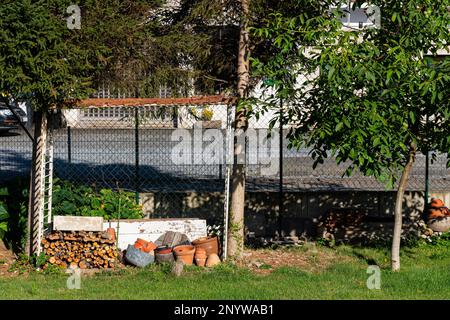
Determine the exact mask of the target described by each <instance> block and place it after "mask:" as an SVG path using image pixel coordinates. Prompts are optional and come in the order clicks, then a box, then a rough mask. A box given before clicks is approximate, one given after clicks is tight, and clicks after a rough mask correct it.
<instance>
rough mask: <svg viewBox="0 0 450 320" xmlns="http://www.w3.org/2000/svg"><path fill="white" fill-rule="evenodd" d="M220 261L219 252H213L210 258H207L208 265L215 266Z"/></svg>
mask: <svg viewBox="0 0 450 320" xmlns="http://www.w3.org/2000/svg"><path fill="white" fill-rule="evenodd" d="M219 263H220V258H219V256H218V255H217V254H215V253H213V254H210V255H209V256H208V259H207V260H206V266H207V267H214V266H216V265H218V264H219Z"/></svg>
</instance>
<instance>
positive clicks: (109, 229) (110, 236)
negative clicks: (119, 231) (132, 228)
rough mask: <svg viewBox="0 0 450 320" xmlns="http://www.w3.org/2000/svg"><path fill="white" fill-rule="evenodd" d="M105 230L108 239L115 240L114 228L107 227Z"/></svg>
mask: <svg viewBox="0 0 450 320" xmlns="http://www.w3.org/2000/svg"><path fill="white" fill-rule="evenodd" d="M106 232H107V233H108V236H109V239H110V240H113V241H115V240H116V229H114V228H108V229H106Z"/></svg>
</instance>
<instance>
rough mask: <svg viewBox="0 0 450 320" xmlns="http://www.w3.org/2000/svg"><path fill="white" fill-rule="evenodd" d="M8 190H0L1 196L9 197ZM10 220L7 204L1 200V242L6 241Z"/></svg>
mask: <svg viewBox="0 0 450 320" xmlns="http://www.w3.org/2000/svg"><path fill="white" fill-rule="evenodd" d="M7 195H8V190H7V189H6V188H2V189H0V196H7ZM8 220H9V213H8V209H7V207H6V203H4V202H3V201H2V200H0V240H3V239H5V236H6V233H7V232H8Z"/></svg>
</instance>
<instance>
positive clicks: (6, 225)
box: [0, 178, 29, 252]
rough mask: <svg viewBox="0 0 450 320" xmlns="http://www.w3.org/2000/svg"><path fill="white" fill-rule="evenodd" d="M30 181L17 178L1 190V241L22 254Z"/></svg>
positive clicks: (24, 241) (24, 242) (25, 233)
mask: <svg viewBox="0 0 450 320" xmlns="http://www.w3.org/2000/svg"><path fill="white" fill-rule="evenodd" d="M28 188H29V180H28V179H23V178H17V179H14V180H12V181H10V182H9V183H7V184H6V185H4V186H2V187H1V188H0V229H1V231H0V239H1V240H3V241H4V242H5V244H6V245H7V246H8V247H10V248H12V249H13V251H14V252H21V251H23V249H24V248H25V244H26V235H27V232H26V231H27V220H28Z"/></svg>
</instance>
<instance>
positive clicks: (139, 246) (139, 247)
mask: <svg viewBox="0 0 450 320" xmlns="http://www.w3.org/2000/svg"><path fill="white" fill-rule="evenodd" d="M133 247H135V248H136V249H138V250H142V249H143V248H144V247H143V246H142V243H140V242H135V243H134V245H133Z"/></svg>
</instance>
